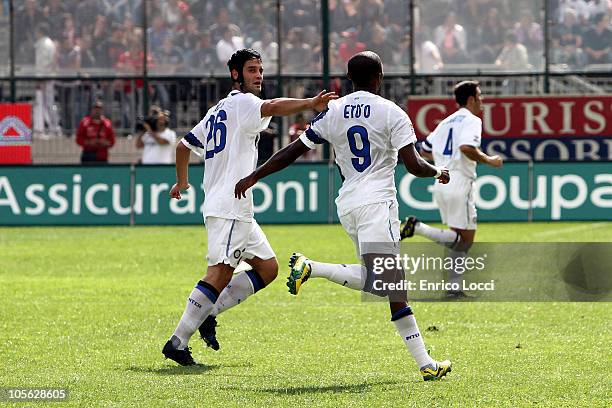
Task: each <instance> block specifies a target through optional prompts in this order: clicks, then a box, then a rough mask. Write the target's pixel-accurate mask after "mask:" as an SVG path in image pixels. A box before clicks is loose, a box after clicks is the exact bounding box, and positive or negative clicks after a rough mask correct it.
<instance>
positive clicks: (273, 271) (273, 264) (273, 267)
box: [266, 258, 278, 284]
mask: <svg viewBox="0 0 612 408" xmlns="http://www.w3.org/2000/svg"><path fill="white" fill-rule="evenodd" d="M266 266H267V269H268V278H269V280H268V281H267V282H266V284H269V283H270V282H272V281H273V280H274V279H276V277H277V276H278V261H277V260H276V258H272V259H270V260H269V262H268V265H266Z"/></svg>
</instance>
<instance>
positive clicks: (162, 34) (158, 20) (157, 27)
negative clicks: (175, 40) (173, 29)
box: [128, 16, 171, 50]
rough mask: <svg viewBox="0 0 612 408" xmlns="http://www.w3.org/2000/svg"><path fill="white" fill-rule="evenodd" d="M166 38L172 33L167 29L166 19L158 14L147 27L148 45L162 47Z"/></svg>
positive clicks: (152, 48) (152, 47)
mask: <svg viewBox="0 0 612 408" xmlns="http://www.w3.org/2000/svg"><path fill="white" fill-rule="evenodd" d="M128 31H129V29H128ZM166 38H171V33H170V31H168V30H167V29H166V27H165V25H164V19H163V18H162V17H161V16H157V17H155V18H154V19H153V25H152V26H151V27H149V28H147V42H148V44H147V45H148V47H149V49H151V50H155V49H157V48H161V46H162V44H163V43H164V40H165V39H166Z"/></svg>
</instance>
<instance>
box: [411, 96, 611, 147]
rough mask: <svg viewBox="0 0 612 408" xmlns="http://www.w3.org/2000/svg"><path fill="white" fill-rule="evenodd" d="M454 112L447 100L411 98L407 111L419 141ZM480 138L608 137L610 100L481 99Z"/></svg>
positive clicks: (593, 98)
mask: <svg viewBox="0 0 612 408" xmlns="http://www.w3.org/2000/svg"><path fill="white" fill-rule="evenodd" d="M456 109H457V105H456V103H455V101H454V100H453V99H451V98H424V97H414V98H410V99H409V101H408V106H407V111H408V115H409V116H410V119H411V120H412V122H413V123H414V129H415V131H416V134H417V137H418V138H419V140H421V139H423V138H425V137H426V136H427V135H428V134H429V133H430V132H431V131H432V130H433V129H434V128H435V127H436V125H437V124H438V123H439V122H440V121H441V120H443V119H444V118H445V117H446V116H448V115H450V114H451V113H453V112H454V111H455V110H456ZM482 127H483V129H482V136H483V138H544V137H549V138H550V137H552V138H565V137H570V138H576V137H602V136H607V137H612V96H521V97H504V98H499V97H491V98H487V97H486V96H485V97H484V111H483V113H482Z"/></svg>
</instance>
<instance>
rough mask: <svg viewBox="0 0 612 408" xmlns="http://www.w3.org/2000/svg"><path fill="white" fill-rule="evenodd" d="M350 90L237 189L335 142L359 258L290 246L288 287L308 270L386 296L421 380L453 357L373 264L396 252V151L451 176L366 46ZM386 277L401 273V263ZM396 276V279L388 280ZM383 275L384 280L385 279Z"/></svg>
mask: <svg viewBox="0 0 612 408" xmlns="http://www.w3.org/2000/svg"><path fill="white" fill-rule="evenodd" d="M347 76H348V78H349V79H350V80H351V81H352V83H353V92H352V93H351V94H349V95H347V96H344V97H342V98H339V99H337V100H335V101H331V102H330V103H329V105H328V109H327V110H325V111H323V112H321V113H320V114H319V115H317V116H316V117H315V118H314V119H313V121H312V123H311V124H310V127H309V128H308V129H307V130H306V131H305V132H304V133H302V135H300V138H299V139H297V140H296V141H294V142H293V143H291V144H290V145H288V146H287V147H285V148H284V149H282V150H280V151H278V152H277V153H276V154H275V155H274V156H272V158H270V160H268V161H267V162H266V163H265V164H264V165H263V166H261V167H259V168H258V169H257V170H255V171H254V172H253V173H252V174H251V175H249V176H248V177H246V178H244V179H242V180H241V181H240V182H239V183H238V184H237V185H236V189H235V194H236V197H238V198H240V197H247V198H248V196H247V194H248V191H249V188H250V187H252V186H253V185H254V184H255V183H256V182H257V181H258V180H260V179H261V178H263V177H265V176H267V175H269V174H271V173H274V172H277V171H279V170H282V169H283V168H285V167H287V166H288V165H289V164H291V163H293V162H294V161H295V160H296V159H297V158H298V157H300V156H301V155H302V154H304V153H305V152H307V151H308V150H310V149H313V148H315V147H316V146H317V145H320V144H322V143H325V142H328V143H329V144H330V145H331V146H332V147H333V149H334V153H335V156H336V163H337V164H338V167H339V168H340V172H341V176H342V178H343V182H342V187H341V188H340V191H339V194H338V198H337V199H336V204H337V207H338V216H339V217H340V222H341V223H342V226H343V227H344V229H345V230H346V232H347V234H348V235H349V236H350V237H351V239H352V240H353V242H354V243H355V246H356V249H357V253H358V255H359V256H360V258H361V259H362V262H363V264H353V265H350V264H329V263H323V262H316V261H313V260H311V259H308V258H307V257H305V256H304V255H302V254H300V253H294V254H293V255H292V256H291V258H290V260H289V267H290V269H291V270H290V275H289V278H288V282H287V286H288V287H289V292H290V293H291V294H293V295H297V294H298V292H299V291H300V289H301V287H302V286H303V285H304V283H305V282H306V281H307V280H308V279H309V278H325V279H328V280H329V281H331V282H334V283H337V284H339V285H342V286H345V287H348V288H350V289H354V290H359V291H364V292H369V293H372V294H375V295H378V296H385V297H387V298H388V300H389V305H390V309H391V321H393V323H394V324H395V326H396V328H397V331H398V332H399V334H400V335H401V337H402V339H403V340H404V343H405V345H406V347H407V348H408V350H409V351H410V353H411V354H412V356H413V358H414V359H415V361H416V362H417V365H418V367H419V368H420V372H421V375H422V376H423V378H424V379H425V380H435V379H439V378H441V377H444V376H445V375H446V373H448V372H449V371H450V370H451V363H450V361H441V362H437V361H435V360H433V359H432V358H431V357H430V356H429V354H428V353H427V350H426V349H425V345H424V343H423V338H422V336H421V333H420V331H419V328H418V326H417V324H416V320H415V318H414V315H413V313H412V309H411V308H410V306H408V305H407V303H406V296H405V292H404V293H399V294H398V293H392V292H391V291H387V290H385V289H384V288H383V289H379V287H377V285H376V283H374V280H373V279H374V278H375V276H374V274H375V273H376V272H374V274H373V273H372V272H373V268H372V265H373V264H374V263H376V262H377V260H391V259H388V258H390V257H394V256H395V255H397V254H398V253H399V240H400V236H399V233H400V222H399V216H398V205H397V198H396V189H395V167H396V165H397V156H398V153H399V156H400V157H401V158H402V160H403V161H404V164H405V165H406V168H407V169H408V171H409V172H410V173H412V174H414V175H416V176H417V177H435V178H437V179H438V181H439V182H440V183H448V181H449V173H448V170H447V169H444V168H441V167H435V166H432V165H430V164H429V163H427V162H426V161H425V160H423V159H422V158H421V156H420V155H419V153H418V152H417V151H416V149H415V143H416V136H415V134H414V129H413V127H412V123H411V122H410V119H409V118H408V115H407V114H406V113H405V112H404V111H403V110H402V109H401V108H400V107H399V106H397V105H396V104H394V103H393V102H391V101H389V100H386V99H384V98H383V97H381V96H380V95H378V92H379V91H380V86H381V84H382V79H383V69H382V63H381V61H380V57H379V56H378V55H376V54H375V53H373V52H371V51H364V52H361V53H358V54H356V55H354V56H353V57H352V58H351V59H350V60H349V62H348V74H347ZM388 272H390V273H391V275H389V276H391V277H398V276H399V277H403V271H402V270H399V269H393V268H391V270H389V271H388ZM393 281H394V282H395V281H396V280H395V279H394V280H393ZM383 283H384V282H383Z"/></svg>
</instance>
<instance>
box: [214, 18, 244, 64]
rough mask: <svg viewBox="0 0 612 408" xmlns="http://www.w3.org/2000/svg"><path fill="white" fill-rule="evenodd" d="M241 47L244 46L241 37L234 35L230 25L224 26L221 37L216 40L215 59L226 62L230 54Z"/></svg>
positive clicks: (222, 62)
mask: <svg viewBox="0 0 612 408" xmlns="http://www.w3.org/2000/svg"><path fill="white" fill-rule="evenodd" d="M242 48H244V40H243V39H242V37H240V36H238V35H235V33H234V30H233V29H232V27H230V26H226V27H225V31H224V33H223V38H221V39H220V40H219V41H218V42H217V59H218V60H219V63H221V64H226V63H227V61H229V59H230V58H231V56H232V54H233V53H235V52H236V51H238V50H240V49H242Z"/></svg>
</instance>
